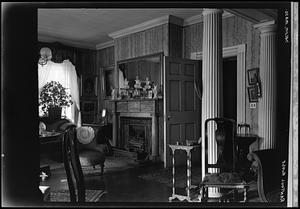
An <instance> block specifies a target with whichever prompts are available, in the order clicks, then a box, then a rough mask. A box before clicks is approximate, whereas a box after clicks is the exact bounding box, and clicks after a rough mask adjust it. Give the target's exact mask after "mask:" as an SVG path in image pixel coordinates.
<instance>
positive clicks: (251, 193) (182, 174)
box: [139, 166, 261, 202]
mask: <svg viewBox="0 0 300 209" xmlns="http://www.w3.org/2000/svg"><path fill="white" fill-rule="evenodd" d="M175 173H176V176H175V187H176V189H177V188H178V189H179V191H182V189H184V188H185V187H186V185H187V183H186V180H187V179H186V167H185V166H180V167H176V170H175ZM139 178H142V179H144V180H148V181H155V182H159V183H162V184H166V185H167V186H168V187H172V186H173V180H172V168H168V169H161V170H158V171H155V172H152V173H147V174H143V175H140V176H139ZM200 182H201V171H200V167H193V168H192V185H198V184H199V183H200ZM239 193H241V195H242V191H241V192H239ZM247 198H248V201H249V202H261V199H260V198H259V196H258V192H257V183H256V181H252V182H249V190H248V193H247Z"/></svg>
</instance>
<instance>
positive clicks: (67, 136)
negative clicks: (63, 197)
mask: <svg viewBox="0 0 300 209" xmlns="http://www.w3.org/2000/svg"><path fill="white" fill-rule="evenodd" d="M64 130H65V132H64V136H63V143H62V150H63V160H64V166H65V170H66V174H67V181H68V186H69V191H70V199H71V202H73V203H76V202H78V203H83V202H85V186H84V178H83V172H82V168H81V165H80V161H79V155H78V150H77V137H76V125H74V124H71V123H68V124H67V125H65V126H64Z"/></svg>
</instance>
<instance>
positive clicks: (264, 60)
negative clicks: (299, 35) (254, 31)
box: [255, 21, 276, 149]
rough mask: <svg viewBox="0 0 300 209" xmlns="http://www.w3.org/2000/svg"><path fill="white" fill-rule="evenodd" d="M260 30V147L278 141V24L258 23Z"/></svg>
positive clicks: (269, 146) (273, 145)
mask: <svg viewBox="0 0 300 209" xmlns="http://www.w3.org/2000/svg"><path fill="white" fill-rule="evenodd" d="M255 27H256V28H258V29H259V30H260V64H259V69H260V80H261V88H262V97H261V98H260V99H259V103H258V135H259V137H260V147H259V149H269V148H275V142H276V137H275V135H276V25H275V24H274V21H271V22H268V23H263V24H258V25H256V26H255Z"/></svg>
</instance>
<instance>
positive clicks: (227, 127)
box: [205, 118, 237, 173]
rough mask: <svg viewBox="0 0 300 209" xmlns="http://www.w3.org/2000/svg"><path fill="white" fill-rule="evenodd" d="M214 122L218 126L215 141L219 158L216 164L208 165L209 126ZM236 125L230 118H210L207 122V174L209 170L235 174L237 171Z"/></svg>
mask: <svg viewBox="0 0 300 209" xmlns="http://www.w3.org/2000/svg"><path fill="white" fill-rule="evenodd" d="M212 121H213V122H214V123H215V124H216V126H217V128H216V131H215V132H214V134H215V140H216V143H217V152H218V158H217V162H216V163H215V164H209V163H208V152H209V151H208V124H209V122H212ZM235 136H236V123H235V120H233V119H229V118H209V119H207V120H206V121H205V155H206V156H205V165H206V166H205V173H208V172H207V171H208V168H220V172H234V171H235V170H236V159H237V156H236V153H237V152H236V145H235Z"/></svg>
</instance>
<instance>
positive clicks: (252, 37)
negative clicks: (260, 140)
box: [183, 16, 260, 133]
mask: <svg viewBox="0 0 300 209" xmlns="http://www.w3.org/2000/svg"><path fill="white" fill-rule="evenodd" d="M183 33H184V40H183V42H184V57H185V58H191V53H193V52H201V51H202V44H203V43H202V37H203V23H197V24H193V25H190V26H187V27H185V28H184V30H183ZM222 36H223V37H222V39H223V47H230V46H235V45H239V44H246V70H248V69H251V68H255V67H259V47H260V45H259V44H260V38H259V31H257V30H256V29H254V27H253V23H251V22H249V21H247V20H245V19H243V18H240V17H236V16H232V17H228V18H225V19H223V20H222ZM246 85H248V84H246ZM246 87H247V86H246ZM247 98H248V95H247ZM246 120H247V122H248V123H250V125H251V127H252V128H253V131H254V132H255V133H257V128H258V127H257V126H258V109H257V108H256V109H250V108H249V100H248V99H246Z"/></svg>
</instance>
